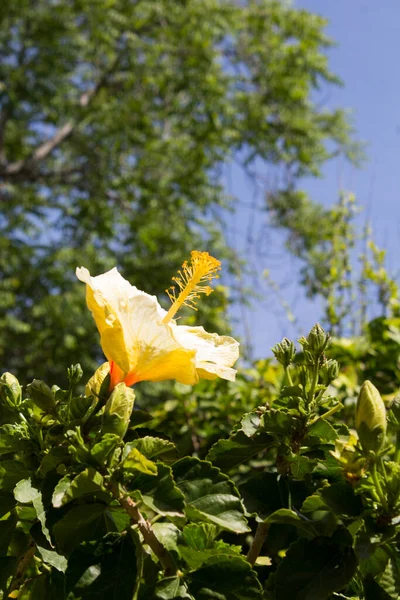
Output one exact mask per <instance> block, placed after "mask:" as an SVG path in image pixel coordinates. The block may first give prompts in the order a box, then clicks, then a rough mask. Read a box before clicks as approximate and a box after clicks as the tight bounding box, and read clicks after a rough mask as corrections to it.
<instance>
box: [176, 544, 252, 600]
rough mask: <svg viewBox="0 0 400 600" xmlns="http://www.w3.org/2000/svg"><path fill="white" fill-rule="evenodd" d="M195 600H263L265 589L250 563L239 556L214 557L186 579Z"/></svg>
mask: <svg viewBox="0 0 400 600" xmlns="http://www.w3.org/2000/svg"><path fill="white" fill-rule="evenodd" d="M185 581H188V587H189V592H190V593H191V594H192V595H193V596H194V598H196V600H261V599H262V588H261V585H260V582H259V581H258V579H257V576H256V574H255V572H254V571H252V569H251V566H250V565H249V563H248V562H247V561H246V560H245V559H244V558H241V557H239V556H233V555H232V556H225V555H220V556H214V557H212V558H211V559H209V561H208V562H207V563H206V564H205V565H204V566H203V567H202V568H201V569H198V570H197V571H194V572H192V573H189V574H188V575H187V576H186V577H185Z"/></svg>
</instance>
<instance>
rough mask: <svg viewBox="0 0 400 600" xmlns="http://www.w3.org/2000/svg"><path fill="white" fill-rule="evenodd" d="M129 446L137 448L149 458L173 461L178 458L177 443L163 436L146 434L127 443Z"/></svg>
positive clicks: (167, 461)
mask: <svg viewBox="0 0 400 600" xmlns="http://www.w3.org/2000/svg"><path fill="white" fill-rule="evenodd" d="M129 446H130V447H132V448H137V450H139V452H141V453H142V454H144V456H145V457H146V458H148V459H149V460H161V461H163V462H166V463H171V462H175V461H176V459H177V458H178V452H177V449H176V446H175V444H173V443H172V442H170V441H169V440H163V439H162V438H157V437H150V436H146V437H143V438H140V439H138V440H135V441H134V442H131V443H130V444H127V447H129Z"/></svg>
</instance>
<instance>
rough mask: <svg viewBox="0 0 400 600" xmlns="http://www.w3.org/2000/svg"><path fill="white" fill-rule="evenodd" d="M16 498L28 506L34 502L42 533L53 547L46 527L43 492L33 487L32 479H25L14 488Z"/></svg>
mask: <svg viewBox="0 0 400 600" xmlns="http://www.w3.org/2000/svg"><path fill="white" fill-rule="evenodd" d="M14 496H15V499H16V500H17V502H21V503H22V504H26V503H28V502H32V504H33V508H34V509H35V512H36V516H37V518H38V519H39V521H40V524H41V526H42V532H43V535H44V536H45V538H46V540H47V541H48V542H49V544H50V546H52V545H53V543H52V541H51V537H50V533H49V530H48V528H47V525H46V511H45V509H44V506H43V501H42V492H41V491H40V490H38V489H37V488H35V487H34V486H33V485H32V481H31V478H29V479H23V480H22V481H20V482H19V483H17V485H16V486H15V488H14Z"/></svg>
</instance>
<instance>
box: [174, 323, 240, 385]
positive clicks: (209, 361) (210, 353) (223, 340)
mask: <svg viewBox="0 0 400 600" xmlns="http://www.w3.org/2000/svg"><path fill="white" fill-rule="evenodd" d="M171 328H172V330H173V332H174V336H175V339H176V340H177V341H178V342H179V343H180V344H181V345H182V346H183V347H184V348H187V349H191V350H195V351H196V357H195V362H196V369H197V373H198V375H199V377H202V378H204V379H216V378H217V377H221V378H222V379H228V380H229V381H234V380H235V375H236V370H235V369H232V368H231V367H232V365H234V364H235V362H236V361H237V359H238V358H239V342H237V341H236V340H234V339H233V338H231V337H229V336H226V335H218V334H217V333H207V331H205V329H204V328H203V327H185V326H184V325H171Z"/></svg>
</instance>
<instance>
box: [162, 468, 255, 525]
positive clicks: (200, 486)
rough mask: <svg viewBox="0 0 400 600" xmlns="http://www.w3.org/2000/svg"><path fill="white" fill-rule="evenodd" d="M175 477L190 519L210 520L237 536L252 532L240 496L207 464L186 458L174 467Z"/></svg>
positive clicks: (216, 470)
mask: <svg viewBox="0 0 400 600" xmlns="http://www.w3.org/2000/svg"><path fill="white" fill-rule="evenodd" d="M173 473H174V478H175V481H176V484H177V486H178V487H179V489H180V490H181V491H182V492H183V494H184V496H185V501H186V509H185V512H186V514H187V516H188V517H189V518H190V519H193V520H194V521H196V520H206V521H208V522H210V523H215V524H216V525H219V526H220V527H222V528H223V529H226V530H228V531H234V532H235V533H244V532H246V531H249V527H248V525H247V521H246V519H245V517H244V510H243V505H242V502H241V500H240V498H239V493H238V491H237V489H236V488H235V486H234V484H233V483H232V481H230V480H229V479H228V477H227V476H226V475H224V474H223V473H221V471H220V470H219V469H217V468H216V467H213V466H212V465H211V463H209V462H207V461H201V460H199V459H197V458H190V457H186V458H182V459H181V460H179V461H178V462H176V463H175V464H174V465H173Z"/></svg>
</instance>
